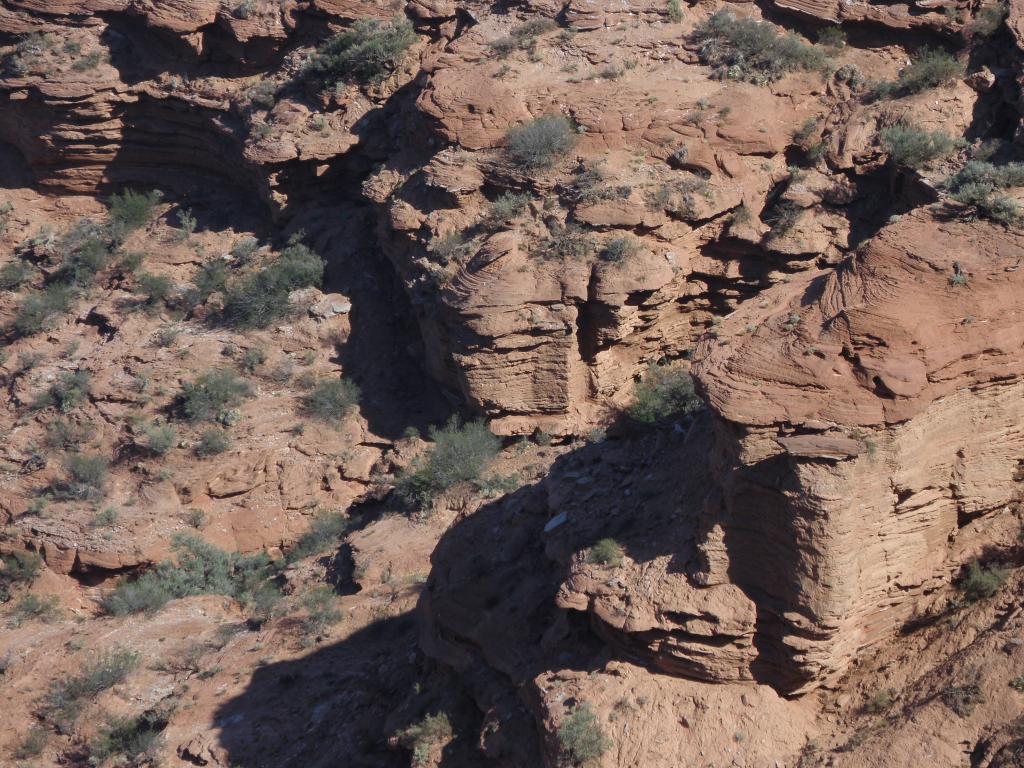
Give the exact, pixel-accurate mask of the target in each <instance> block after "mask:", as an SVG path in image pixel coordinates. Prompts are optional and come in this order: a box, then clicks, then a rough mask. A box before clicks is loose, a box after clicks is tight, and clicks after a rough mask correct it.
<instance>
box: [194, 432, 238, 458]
mask: <svg viewBox="0 0 1024 768" xmlns="http://www.w3.org/2000/svg"><path fill="white" fill-rule="evenodd" d="M230 447H231V438H230V437H229V436H228V433H227V432H225V431H224V430H223V429H220V428H218V427H210V428H209V429H207V430H205V431H204V432H203V434H201V435H200V436H199V442H197V443H196V446H195V452H196V456H198V457H199V458H201V459H205V458H208V457H210V456H217V455H219V454H222V453H224V451H226V450H228V448H230Z"/></svg>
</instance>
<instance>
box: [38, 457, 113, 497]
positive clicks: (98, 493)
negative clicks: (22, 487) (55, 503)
mask: <svg viewBox="0 0 1024 768" xmlns="http://www.w3.org/2000/svg"><path fill="white" fill-rule="evenodd" d="M109 469H110V462H109V461H108V460H107V459H106V458H105V457H104V456H99V455H96V454H85V453H76V454H72V455H71V456H69V457H68V460H67V463H65V465H64V477H63V479H61V480H57V481H55V482H54V483H53V484H52V485H51V486H50V493H51V494H52V495H53V497H54V498H56V499H59V500H62V501H70V500H79V501H87V500H90V499H91V500H95V499H99V498H102V497H103V492H104V488H105V487H106V484H107V472H108V470H109Z"/></svg>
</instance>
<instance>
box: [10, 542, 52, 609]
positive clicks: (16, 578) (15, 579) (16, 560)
mask: <svg viewBox="0 0 1024 768" xmlns="http://www.w3.org/2000/svg"><path fill="white" fill-rule="evenodd" d="M42 567H43V561H42V560H41V559H40V558H39V555H37V554H36V553H34V552H13V553H11V554H9V555H0V603H6V602H7V601H8V600H10V599H11V589H13V588H14V587H19V586H25V585H28V584H31V583H32V582H33V581H35V578H36V576H38V575H39V571H40V570H41V569H42Z"/></svg>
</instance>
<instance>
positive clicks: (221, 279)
mask: <svg viewBox="0 0 1024 768" xmlns="http://www.w3.org/2000/svg"><path fill="white" fill-rule="evenodd" d="M227 284H228V268H227V265H225V264H224V262H223V261H221V260H219V259H217V260H215V261H208V262H207V263H206V264H204V265H203V266H202V267H201V268H200V270H199V271H198V272H196V276H195V278H194V279H193V286H192V287H191V288H189V289H188V290H187V291H186V292H185V302H186V303H187V304H188V305H189V306H191V307H196V306H199V305H200V304H202V303H203V302H205V301H206V300H207V299H208V298H210V296H211V295H212V294H214V293H220V292H221V291H223V290H224V289H225V288H226V287H227Z"/></svg>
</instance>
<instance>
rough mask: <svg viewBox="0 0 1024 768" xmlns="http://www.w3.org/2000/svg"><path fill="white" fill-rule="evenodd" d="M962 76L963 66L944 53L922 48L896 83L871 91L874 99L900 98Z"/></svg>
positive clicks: (886, 83) (901, 72) (876, 87)
mask: <svg viewBox="0 0 1024 768" xmlns="http://www.w3.org/2000/svg"><path fill="white" fill-rule="evenodd" d="M963 74H964V67H963V64H961V63H960V62H958V61H957V60H956V59H955V58H954V57H953V56H951V55H950V54H948V53H946V52H945V51H939V50H935V49H933V48H923V49H922V50H921V53H920V54H919V55H918V57H917V58H916V59H915V60H914V61H913V62H911V63H910V64H908V65H907V66H906V67H904V68H903V69H902V70H901V71H900V74H899V77H898V78H897V79H896V82H885V83H881V84H879V85H877V86H875V88H874V89H873V90H872V92H871V97H872V98H874V99H886V98H900V97H903V96H912V95H913V94H915V93H921V92H922V91H926V90H928V89H929V88H937V87H938V86H940V85H946V84H948V83H951V82H953V81H954V80H956V79H957V78H958V77H962V76H963Z"/></svg>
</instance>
